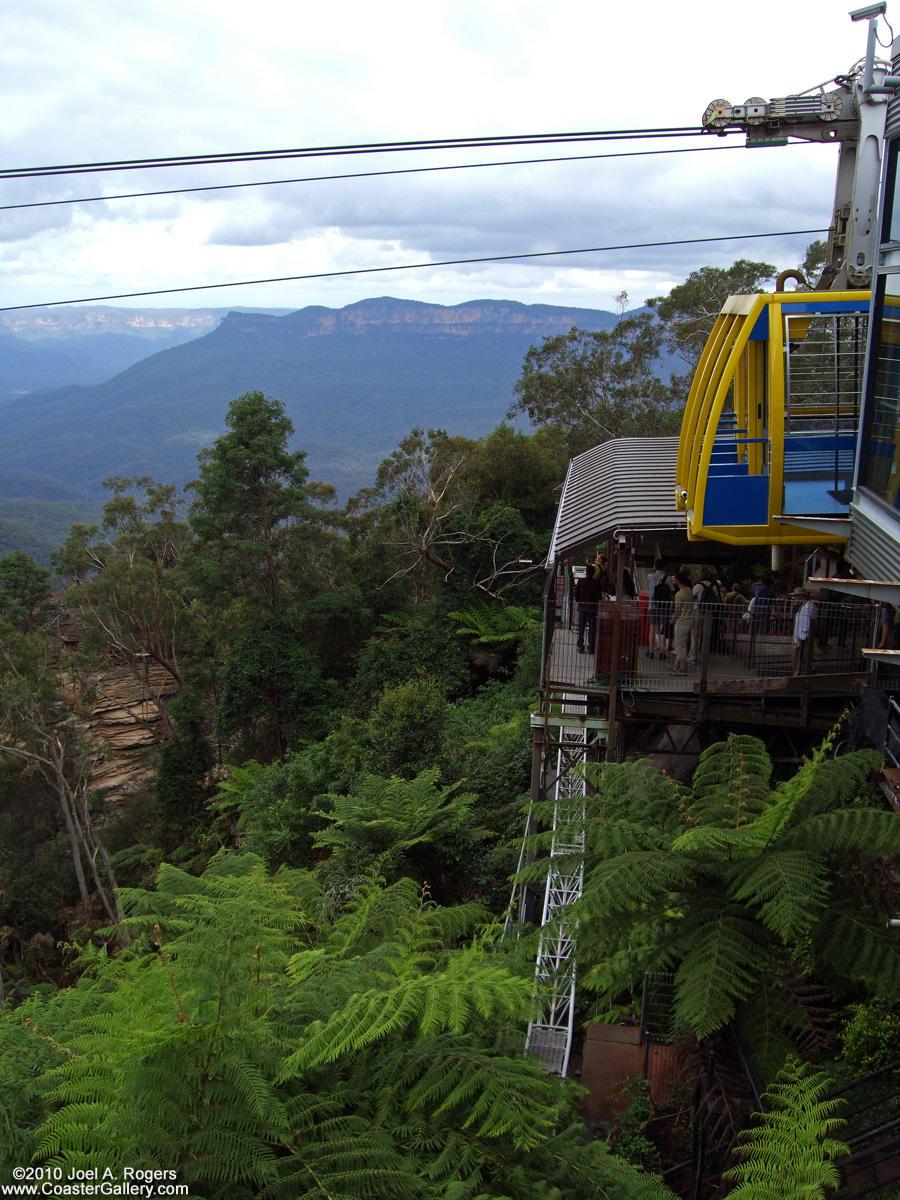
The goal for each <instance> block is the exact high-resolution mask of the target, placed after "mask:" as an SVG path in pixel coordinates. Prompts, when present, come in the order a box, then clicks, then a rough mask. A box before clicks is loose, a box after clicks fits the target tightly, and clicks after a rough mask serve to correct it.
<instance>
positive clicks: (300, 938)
mask: <svg viewBox="0 0 900 1200" xmlns="http://www.w3.org/2000/svg"><path fill="white" fill-rule="evenodd" d="M126 903H127V906H128V908H129V911H130V913H131V915H130V917H129V918H128V927H129V929H130V932H131V934H132V937H133V939H134V940H133V942H132V944H131V946H130V948H129V949H128V950H127V951H123V952H121V953H120V954H119V955H118V956H117V957H116V958H114V959H113V958H109V957H108V956H107V955H106V954H104V953H103V952H98V951H95V950H91V949H90V948H88V949H86V950H85V952H84V954H83V961H82V967H83V973H82V975H81V977H80V978H79V980H78V982H77V983H75V984H74V985H73V986H72V987H71V988H69V989H67V990H66V992H64V993H61V994H60V995H57V996H51V997H35V998H32V999H30V1000H28V1001H26V1002H25V1003H24V1004H22V1005H21V1006H20V1007H19V1008H18V1009H15V1010H12V1011H9V1010H8V1011H6V1012H4V1013H3V1014H2V1015H0V1081H2V1082H3V1084H4V1085H5V1086H4V1087H3V1088H2V1090H0V1128H3V1129H4V1130H5V1131H6V1132H7V1140H6V1143H5V1146H6V1148H7V1150H8V1154H7V1158H6V1167H7V1170H9V1168H11V1167H12V1166H13V1165H24V1163H26V1162H27V1161H33V1162H35V1163H36V1164H39V1165H44V1166H51V1167H52V1166H55V1165H60V1166H64V1167H65V1168H66V1170H67V1171H73V1170H76V1169H83V1168H86V1167H88V1166H90V1167H100V1168H101V1170H102V1169H105V1168H106V1167H109V1168H110V1169H112V1170H113V1171H116V1172H117V1173H118V1172H120V1171H121V1169H122V1167H124V1166H131V1167H138V1166H139V1167H141V1168H143V1169H146V1170H153V1169H159V1168H163V1169H169V1170H175V1171H177V1172H178V1178H179V1182H184V1183H187V1184H188V1185H189V1187H190V1188H191V1192H192V1194H194V1195H202V1196H206V1197H209V1198H210V1200H220V1198H221V1200H225V1198H226V1197H233V1196H236V1195H250V1194H257V1195H260V1196H265V1197H272V1198H273V1200H274V1198H279V1200H280V1198H281V1197H284V1198H285V1200H287V1198H288V1197H290V1198H291V1200H293V1198H294V1197H308V1198H309V1200H313V1198H316V1200H324V1198H325V1197H326V1196H331V1197H335V1196H341V1197H343V1198H344V1200H381V1198H384V1200H388V1198H397V1200H400V1198H401V1197H402V1198H404V1200H405V1198H407V1197H414V1198H419V1200H447V1198H449V1197H466V1196H469V1197H475V1196H481V1197H485V1198H488V1197H496V1198H497V1200H502V1198H506V1200H533V1197H535V1196H540V1197H546V1198H547V1200H550V1198H551V1197H554V1196H560V1195H565V1196H566V1197H567V1198H568V1197H570V1198H571V1200H601V1198H604V1197H606V1198H609V1197H612V1196H615V1197H617V1200H663V1198H664V1197H666V1196H670V1195H671V1193H669V1192H668V1191H667V1190H666V1189H665V1188H663V1187H662V1185H661V1184H660V1183H659V1182H658V1181H656V1180H654V1179H652V1178H650V1177H647V1176H645V1175H641V1174H639V1173H638V1172H636V1171H634V1169H633V1168H631V1167H630V1166H628V1165H627V1164H626V1163H623V1162H622V1161H621V1160H618V1159H616V1158H615V1157H614V1156H612V1155H610V1154H609V1153H608V1152H607V1150H606V1149H605V1148H604V1147H603V1146H602V1145H601V1144H599V1143H587V1142H585V1141H584V1139H583V1137H582V1136H581V1133H580V1131H579V1127H578V1124H577V1121H576V1120H575V1109H574V1107H573V1101H574V1098H575V1097H574V1093H573V1090H572V1089H570V1088H568V1087H567V1086H566V1085H564V1084H562V1083H561V1082H560V1081H559V1080H556V1079H554V1078H553V1077H552V1076H550V1075H548V1074H547V1073H546V1072H544V1071H542V1070H541V1069H540V1068H538V1067H537V1066H535V1065H533V1064H532V1063H530V1062H528V1061H526V1060H524V1059H523V1058H521V1057H520V1056H518V1055H517V1054H515V1053H513V1052H511V1050H510V1046H511V1044H512V1042H511V1034H512V1032H513V1030H514V1029H516V1028H518V1027H519V1026H520V1025H521V1024H522V1022H524V1021H526V1020H527V1018H528V1013H529V1011H530V1006H531V980H530V978H527V977H524V976H520V975H518V974H517V973H515V972H514V971H512V970H510V965H511V962H510V960H507V959H506V958H505V956H504V954H503V953H502V952H500V951H499V950H498V949H497V948H496V945H495V933H494V931H493V930H492V929H490V928H479V923H480V922H481V921H482V920H483V914H482V913H481V912H480V911H479V910H478V909H477V908H474V907H472V906H467V907H462V908H456V909H442V908H438V907H436V906H435V905H433V904H431V903H429V902H428V901H427V900H426V899H425V898H424V897H423V896H422V895H421V894H420V892H419V890H418V888H417V886H416V885H415V884H413V883H412V882H411V881H409V880H404V881H401V882H400V883H398V884H396V885H394V886H393V887H391V888H387V889H384V888H378V887H375V886H373V885H365V886H363V887H362V888H361V889H360V890H358V892H357V893H356V895H355V896H354V897H353V898H352V900H351V901H350V903H348V904H347V905H346V906H345V908H344V910H343V912H342V913H341V915H340V916H339V917H338V918H337V919H336V920H335V921H333V922H331V920H330V918H329V914H328V910H327V907H323V903H322V895H321V892H320V890H319V888H318V886H317V884H316V882H315V880H314V879H313V878H312V877H311V876H310V875H308V874H306V873H305V872H291V871H284V870H282V871H279V872H277V873H276V874H275V875H274V876H271V877H270V876H269V875H268V874H267V873H266V871H265V869H264V867H263V865H262V863H260V862H259V860H257V859H255V858H253V857H252V856H244V857H237V858H235V857H229V856H221V855H220V856H219V857H217V858H216V859H215V860H214V861H213V863H212V864H210V867H209V868H208V869H207V871H206V872H205V873H204V874H203V875H202V876H201V877H199V878H196V877H193V876H190V875H187V874H185V873H184V872H182V871H179V870H177V869H176V868H173V867H170V866H163V867H161V868H160V872H159V878H158V884H157V890H156V892H155V893H148V892H142V891H135V892H132V893H130V894H129V895H128V896H127V898H126Z"/></svg>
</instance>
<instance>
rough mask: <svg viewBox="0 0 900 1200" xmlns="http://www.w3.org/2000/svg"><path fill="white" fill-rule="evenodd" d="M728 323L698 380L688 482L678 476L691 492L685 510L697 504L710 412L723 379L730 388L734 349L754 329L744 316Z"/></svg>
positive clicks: (723, 328) (688, 464)
mask: <svg viewBox="0 0 900 1200" xmlns="http://www.w3.org/2000/svg"><path fill="white" fill-rule="evenodd" d="M726 321H727V324H725V325H723V327H722V336H721V337H720V338H719V339H718V343H717V345H716V346H715V348H714V349H715V358H714V359H713V358H712V356H711V357H710V360H709V362H708V370H707V371H706V372H705V373H704V375H703V376H701V377H700V378H699V381H698V384H699V386H698V389H697V393H696V397H695V411H694V414H693V415H694V422H695V424H694V430H693V436H692V441H691V445H690V447H689V457H688V460H687V479H685V478H684V476H683V475H681V476H679V479H680V480H681V481H682V487H683V488H685V489H686V491H687V493H688V495H687V501H686V505H685V507H691V506H692V505H694V504H695V503H696V501H697V479H698V472H699V469H700V461H701V458H702V454H703V445H704V441H705V438H706V436H707V434H708V432H709V427H710V421H711V420H712V419H713V418H712V416H711V413H712V410H713V407H714V404H715V398H716V396H717V395H718V392H719V389H720V388H721V385H722V381H723V379H724V380H725V387H726V390H727V388H728V386H729V385H730V383H731V376H732V374H733V367H732V366H731V363H732V357H733V355H734V349H735V346H736V345H737V344H739V342H740V340H741V338H742V337H743V335H744V332H745V330H748V329H750V328H752V326H748V325H747V322H746V318H744V317H737V318H730V317H727V318H726ZM698 375H699V372H698Z"/></svg>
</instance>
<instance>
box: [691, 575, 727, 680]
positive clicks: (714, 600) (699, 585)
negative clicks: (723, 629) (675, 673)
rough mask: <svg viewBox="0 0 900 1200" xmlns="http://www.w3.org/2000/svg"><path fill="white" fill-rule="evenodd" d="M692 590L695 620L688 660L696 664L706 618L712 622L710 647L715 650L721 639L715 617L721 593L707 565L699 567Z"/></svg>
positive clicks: (720, 601)
mask: <svg viewBox="0 0 900 1200" xmlns="http://www.w3.org/2000/svg"><path fill="white" fill-rule="evenodd" d="M693 592H694V611H695V620H694V627H693V630H692V631H691V657H690V658H689V659H688V662H690V663H691V664H692V665H696V663H697V661H698V659H699V656H700V648H701V646H702V645H703V626H704V624H705V622H706V621H707V620H709V621H711V622H712V632H711V634H710V639H709V645H710V649H713V650H715V649H716V647H717V646H718V644H719V642H720V641H721V637H720V636H719V626H720V622H719V620H718V619H717V618H718V616H719V611H720V610H719V608H718V605H720V604H721V603H722V594H721V592H720V591H719V585H718V583H716V578H715V576H714V575H713V573H712V571H711V570H710V569H709V567H701V568H700V577H699V579H698V580H697V582H696V583H695V584H694V588H693Z"/></svg>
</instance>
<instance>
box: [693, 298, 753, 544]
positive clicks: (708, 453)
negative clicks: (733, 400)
mask: <svg viewBox="0 0 900 1200" xmlns="http://www.w3.org/2000/svg"><path fill="white" fill-rule="evenodd" d="M741 299H742V300H744V301H752V303H750V304H749V305H748V311H747V312H746V314H745V315H743V316H741V317H739V318H738V319H737V321H738V322H739V323H736V324H735V326H734V329H733V335H734V336H733V337H732V338H731V340H730V342H729V344H728V346H727V347H726V346H723V350H725V349H727V350H728V351H729V353H728V357H727V359H725V361H724V363H723V364H722V369H721V370H720V372H719V373H718V376H717V382H716V387H715V391H713V389H712V387H710V388H708V389H707V392H706V395H705V396H704V397H703V402H702V406H701V409H700V417H701V421H702V422H703V424H702V433H701V438H700V444H699V451H700V453H699V457H698V455H697V448H698V447H697V445H696V443H695V447H694V456H693V460H692V462H691V475H690V477H689V479H690V482H689V484H688V492H689V497H688V498H689V500H691V501H692V504H691V507H692V508H693V525H694V527H695V528H696V529H697V530H698V532H699V531H700V530H701V529H702V528H703V504H704V500H705V496H706V481H707V478H708V476H709V464H710V460H711V458H712V452H713V446H714V444H715V438H716V430H717V429H718V425H719V418H720V417H721V415H722V409H723V408H724V405H725V400H726V398H727V396H728V391H729V388H730V387H731V383H732V380H733V379H734V376H735V373H736V372H737V371H738V369H739V368H740V366H741V364H742V362H743V358H744V352H745V349H746V348H747V345H748V342H749V339H750V334H751V333H752V332H753V329H754V326H755V325H756V322H757V320H758V319H759V316H760V314H761V313H762V311H763V309H764V308H765V306H766V302H767V301H768V299H769V297H767V296H762V295H760V296H744V297H741Z"/></svg>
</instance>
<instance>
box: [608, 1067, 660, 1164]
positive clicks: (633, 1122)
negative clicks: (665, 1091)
mask: <svg viewBox="0 0 900 1200" xmlns="http://www.w3.org/2000/svg"><path fill="white" fill-rule="evenodd" d="M620 1091H624V1092H626V1093H627V1094H630V1095H631V1097H632V1100H631V1104H630V1105H629V1106H628V1109H627V1110H626V1112H625V1113H623V1115H622V1116H621V1117H619V1119H618V1120H617V1121H616V1123H615V1126H614V1128H613V1131H612V1133H611V1134H610V1138H609V1144H610V1148H611V1149H612V1150H613V1151H614V1153H616V1154H618V1155H619V1156H620V1157H622V1158H624V1159H627V1161H628V1162H630V1163H633V1164H634V1166H636V1167H641V1168H643V1169H644V1170H650V1171H658V1170H659V1169H660V1154H659V1148H658V1147H657V1146H656V1145H655V1144H654V1143H653V1142H652V1141H651V1140H650V1138H649V1137H648V1135H647V1126H648V1124H649V1122H650V1121H651V1120H652V1119H653V1115H654V1113H653V1102H652V1101H651V1099H650V1089H649V1087H648V1086H647V1082H646V1080H644V1079H636V1080H634V1082H633V1083H630V1084H625V1085H623V1086H622V1088H621V1089H620Z"/></svg>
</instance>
